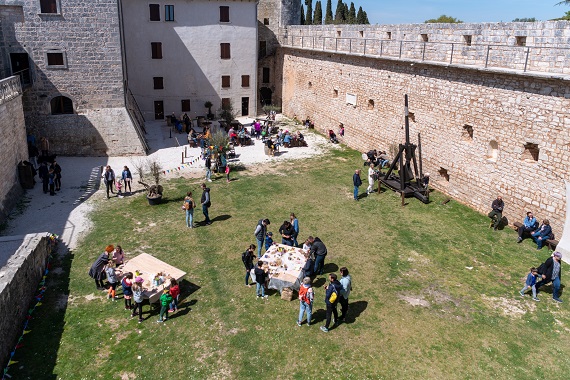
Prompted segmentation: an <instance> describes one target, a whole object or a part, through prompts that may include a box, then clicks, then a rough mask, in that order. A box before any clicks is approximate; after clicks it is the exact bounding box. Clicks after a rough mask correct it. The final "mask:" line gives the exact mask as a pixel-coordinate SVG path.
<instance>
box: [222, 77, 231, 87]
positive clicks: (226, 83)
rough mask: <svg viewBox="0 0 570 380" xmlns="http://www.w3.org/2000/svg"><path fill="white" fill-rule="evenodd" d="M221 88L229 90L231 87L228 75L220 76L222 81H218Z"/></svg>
mask: <svg viewBox="0 0 570 380" xmlns="http://www.w3.org/2000/svg"><path fill="white" fill-rule="evenodd" d="M220 83H221V86H222V88H231V87H232V77H231V76H230V75H222V79H221V81H220Z"/></svg>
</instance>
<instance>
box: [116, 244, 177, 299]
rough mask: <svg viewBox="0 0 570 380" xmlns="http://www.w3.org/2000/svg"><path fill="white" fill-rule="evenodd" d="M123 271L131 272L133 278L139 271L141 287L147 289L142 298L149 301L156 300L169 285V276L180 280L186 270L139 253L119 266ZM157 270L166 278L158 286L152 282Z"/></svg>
mask: <svg viewBox="0 0 570 380" xmlns="http://www.w3.org/2000/svg"><path fill="white" fill-rule="evenodd" d="M121 270H122V271H123V274H124V273H127V272H131V273H132V274H133V279H134V278H136V277H137V274H135V272H137V271H138V272H139V274H138V276H140V277H142V278H143V280H144V282H143V288H146V289H147V290H146V291H145V292H144V293H143V295H144V298H148V299H149V301H150V303H155V302H158V300H159V299H160V295H161V294H162V291H163V290H164V289H165V288H166V289H168V288H169V287H170V281H169V280H168V278H169V277H172V278H174V279H176V280H177V281H180V280H181V279H182V277H184V276H186V272H183V271H181V270H180V269H178V268H175V267H173V266H172V265H170V264H167V263H165V262H164V261H161V260H159V259H157V258H156V257H154V256H151V255H149V254H148V253H141V254H140V255H138V256H137V257H134V258H132V259H130V260H129V261H127V262H126V263H125V265H124V266H123V267H122V268H121ZM159 272H162V273H164V274H165V277H166V278H167V280H166V281H165V282H164V283H163V284H161V285H158V286H155V285H153V284H152V280H153V276H154V275H155V274H157V273H159Z"/></svg>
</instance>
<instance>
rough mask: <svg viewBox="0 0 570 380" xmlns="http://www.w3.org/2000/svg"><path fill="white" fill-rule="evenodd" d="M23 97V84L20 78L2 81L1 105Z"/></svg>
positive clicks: (0, 87) (12, 77)
mask: <svg viewBox="0 0 570 380" xmlns="http://www.w3.org/2000/svg"><path fill="white" fill-rule="evenodd" d="M20 95H22V84H21V83H20V78H19V77H18V76H15V75H14V76H11V77H9V78H6V79H2V80H0V104H4V103H6V102H9V101H10V100H12V99H14V98H16V97H18V96H20Z"/></svg>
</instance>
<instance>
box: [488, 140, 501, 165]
mask: <svg viewBox="0 0 570 380" xmlns="http://www.w3.org/2000/svg"><path fill="white" fill-rule="evenodd" d="M498 157H499V143H498V142H497V141H495V140H491V141H489V148H488V149H487V159H488V160H490V161H493V162H496V161H497V158H498Z"/></svg>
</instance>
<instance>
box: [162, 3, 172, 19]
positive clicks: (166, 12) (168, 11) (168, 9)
mask: <svg viewBox="0 0 570 380" xmlns="http://www.w3.org/2000/svg"><path fill="white" fill-rule="evenodd" d="M164 21H174V5H165V6H164Z"/></svg>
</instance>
